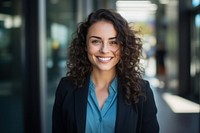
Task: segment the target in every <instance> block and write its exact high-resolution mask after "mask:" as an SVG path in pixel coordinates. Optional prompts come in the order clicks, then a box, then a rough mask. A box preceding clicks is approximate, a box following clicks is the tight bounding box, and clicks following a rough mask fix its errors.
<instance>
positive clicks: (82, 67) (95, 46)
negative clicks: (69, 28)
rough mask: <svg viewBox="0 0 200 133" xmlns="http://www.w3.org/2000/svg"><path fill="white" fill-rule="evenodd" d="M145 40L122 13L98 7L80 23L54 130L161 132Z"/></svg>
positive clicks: (58, 94)
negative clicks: (147, 75) (146, 73)
mask: <svg viewBox="0 0 200 133" xmlns="http://www.w3.org/2000/svg"><path fill="white" fill-rule="evenodd" d="M141 49H142V45H141V41H140V38H138V37H137V36H136V35H135V33H134V32H133V31H132V30H131V28H130V27H129V25H128V23H127V21H126V20H125V19H123V18H122V17H121V16H120V15H119V14H118V13H116V12H114V11H111V10H107V9H99V10H97V11H95V12H93V13H91V14H90V15H89V16H88V18H87V20H86V21H84V22H82V23H80V25H79V26H78V28H77V31H76V34H75V37H74V39H73V41H72V43H71V46H70V49H69V63H68V69H69V71H68V73H67V76H66V77H64V78H62V79H61V81H60V83H59V85H58V88H57V92H56V98H55V103H54V107H53V127H52V131H53V133H64V132H65V133H67V132H69V133H84V132H85V133H114V132H115V133H158V132H159V126H158V122H157V117H156V113H157V109H156V105H155V101H154V97H153V94H152V91H151V89H150V87H149V83H148V82H147V81H144V80H142V79H141V74H142V70H141V68H140V66H139V62H140V56H141Z"/></svg>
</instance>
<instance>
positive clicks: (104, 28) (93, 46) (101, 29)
mask: <svg viewBox="0 0 200 133" xmlns="http://www.w3.org/2000/svg"><path fill="white" fill-rule="evenodd" d="M116 37H117V32H116V30H115V28H114V26H113V24H112V23H111V22H108V21H103V20H102V21H98V22H96V23H94V24H93V25H92V26H91V27H90V28H89V29H88V34H87V40H86V43H87V48H86V49H87V55H88V58H89V60H90V62H91V64H92V67H93V70H101V71H110V70H114V71H115V66H116V64H117V63H118V62H119V60H120V55H121V52H120V44H119V43H118V42H117V38H116Z"/></svg>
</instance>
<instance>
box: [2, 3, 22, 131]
mask: <svg viewBox="0 0 200 133" xmlns="http://www.w3.org/2000/svg"><path fill="white" fill-rule="evenodd" d="M21 7H22V0H15V1H1V4H0V107H1V109H0V115H1V118H0V129H1V132H6V133H13V132H19V133H23V104H22V103H23V101H22V91H23V89H24V86H23V83H22V82H23V78H24V77H23V73H22V56H21V55H23V50H22V39H21V38H22V34H21V32H22V26H21V25H22V19H21V18H22V8H21Z"/></svg>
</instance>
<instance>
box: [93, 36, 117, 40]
mask: <svg viewBox="0 0 200 133" xmlns="http://www.w3.org/2000/svg"><path fill="white" fill-rule="evenodd" d="M90 38H97V39H102V38H101V37H98V36H90V37H89V39H90ZM116 38H117V37H110V38H108V40H112V39H116Z"/></svg>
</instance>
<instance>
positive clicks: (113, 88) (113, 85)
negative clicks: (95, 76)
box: [89, 77, 118, 93]
mask: <svg viewBox="0 0 200 133" xmlns="http://www.w3.org/2000/svg"><path fill="white" fill-rule="evenodd" d="M117 87H118V80H117V77H115V78H114V79H113V80H112V82H111V84H110V86H109V93H111V91H113V92H117ZM92 89H93V90H94V89H95V85H94V83H93V81H92V79H91V77H90V84H89V90H90V91H91V90H92Z"/></svg>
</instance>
